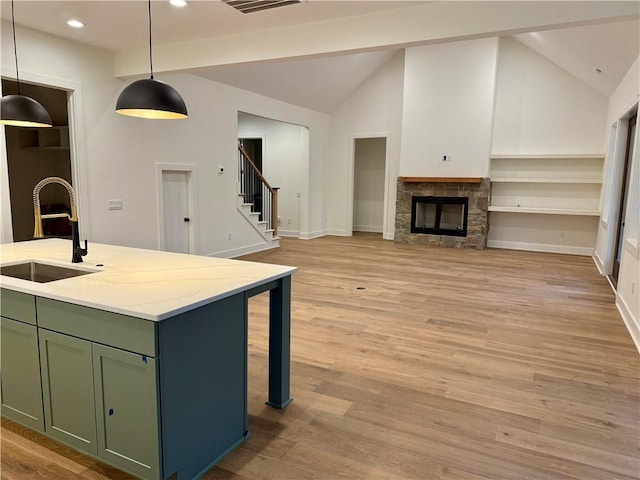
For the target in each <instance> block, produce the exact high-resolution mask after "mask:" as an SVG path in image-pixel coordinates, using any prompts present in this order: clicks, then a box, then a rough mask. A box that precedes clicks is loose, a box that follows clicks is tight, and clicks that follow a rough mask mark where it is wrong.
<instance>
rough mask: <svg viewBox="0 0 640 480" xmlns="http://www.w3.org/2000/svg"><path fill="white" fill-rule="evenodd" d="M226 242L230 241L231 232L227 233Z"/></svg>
mask: <svg viewBox="0 0 640 480" xmlns="http://www.w3.org/2000/svg"><path fill="white" fill-rule="evenodd" d="M227 240H231V232H229V233H227Z"/></svg>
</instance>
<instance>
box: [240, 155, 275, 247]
mask: <svg viewBox="0 0 640 480" xmlns="http://www.w3.org/2000/svg"><path fill="white" fill-rule="evenodd" d="M238 162H239V164H238V211H239V212H240V213H241V214H242V216H243V217H245V218H246V219H247V221H248V222H249V223H250V224H251V225H252V226H253V228H255V229H256V231H257V232H258V233H260V235H262V237H263V238H264V239H265V241H267V242H268V243H270V244H271V245H272V246H274V247H277V246H279V245H280V242H279V240H280V238H279V237H278V188H274V187H272V186H271V185H269V182H267V179H266V178H264V176H263V175H262V173H260V171H259V170H258V168H257V167H256V166H255V164H254V163H253V161H252V160H251V158H250V157H249V155H248V154H247V152H246V151H245V150H244V148H243V147H242V145H241V144H238Z"/></svg>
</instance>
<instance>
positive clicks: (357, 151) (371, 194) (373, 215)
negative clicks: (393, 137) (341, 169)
mask: <svg viewBox="0 0 640 480" xmlns="http://www.w3.org/2000/svg"><path fill="white" fill-rule="evenodd" d="M386 157H387V139H386V137H372V138H356V139H354V162H353V222H352V225H353V227H352V231H353V232H370V233H379V234H381V235H382V233H383V226H384V209H385V176H386Z"/></svg>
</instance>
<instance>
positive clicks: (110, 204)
mask: <svg viewBox="0 0 640 480" xmlns="http://www.w3.org/2000/svg"><path fill="white" fill-rule="evenodd" d="M107 210H122V200H107Z"/></svg>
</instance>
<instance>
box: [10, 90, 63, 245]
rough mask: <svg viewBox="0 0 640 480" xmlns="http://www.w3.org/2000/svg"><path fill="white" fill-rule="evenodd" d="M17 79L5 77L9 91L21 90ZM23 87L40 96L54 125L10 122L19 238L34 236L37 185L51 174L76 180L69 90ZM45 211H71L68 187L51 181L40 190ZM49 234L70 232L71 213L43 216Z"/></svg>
mask: <svg viewBox="0 0 640 480" xmlns="http://www.w3.org/2000/svg"><path fill="white" fill-rule="evenodd" d="M17 92H18V90H17V85H16V83H15V82H14V81H11V80H6V79H2V93H3V95H11V94H17ZM20 93H21V94H23V95H27V96H29V97H32V98H35V99H36V100H37V101H38V102H40V103H41V104H42V105H43V106H44V107H45V108H46V109H47V111H48V112H49V114H50V115H51V119H52V120H53V124H54V126H53V127H51V128H24V127H9V126H5V139H6V140H5V141H6V149H7V169H8V174H9V195H10V199H11V220H12V230H13V241H15V242H19V241H24V240H31V239H32V238H33V229H34V216H33V188H34V187H35V186H36V184H37V183H38V182H39V181H40V180H42V179H43V178H45V177H50V176H55V177H61V178H64V179H65V180H67V181H68V182H69V183H71V184H73V182H72V178H71V155H70V148H69V127H68V115H67V92H66V91H65V90H59V89H56V88H49V87H43V86H39V85H31V84H27V83H24V82H20ZM40 201H41V205H42V209H41V211H42V213H45V214H47V213H60V212H70V211H71V209H70V206H69V195H68V194H67V191H66V189H65V188H64V187H62V186H61V185H58V184H51V185H48V186H46V187H45V188H43V189H42V192H41V195H40ZM42 226H43V230H44V234H45V236H57V237H67V236H70V235H71V226H70V224H69V221H68V220H67V219H66V218H53V219H46V220H44V221H43V225H42Z"/></svg>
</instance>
